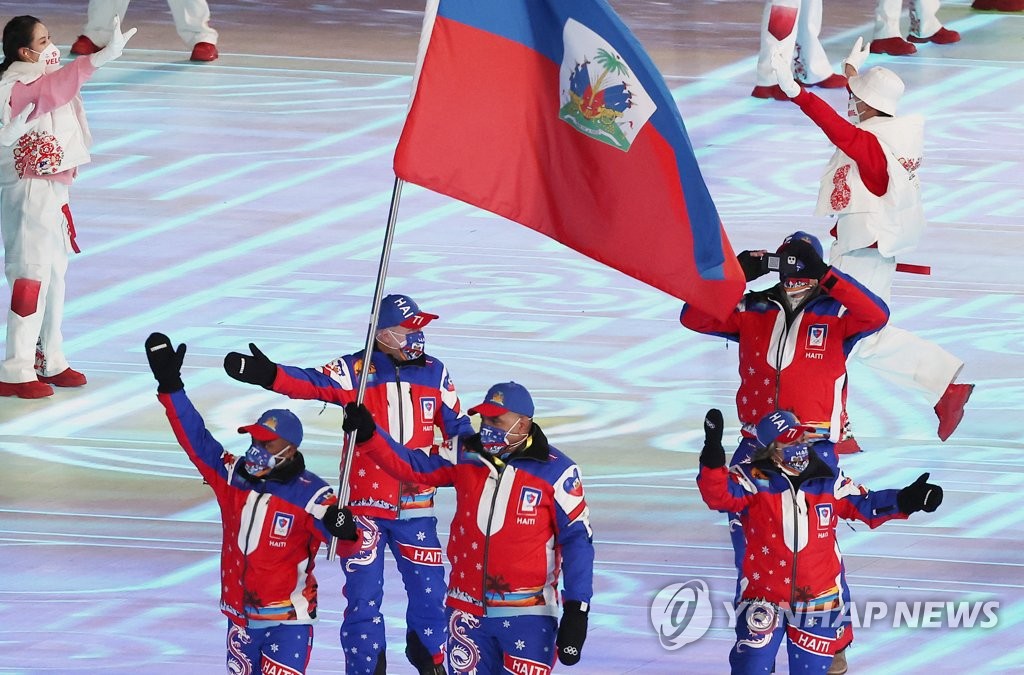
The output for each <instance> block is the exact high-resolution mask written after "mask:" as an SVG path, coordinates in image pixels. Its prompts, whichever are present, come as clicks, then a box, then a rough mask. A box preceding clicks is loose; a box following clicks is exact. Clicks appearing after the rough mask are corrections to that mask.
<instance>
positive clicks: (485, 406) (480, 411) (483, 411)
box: [469, 401, 508, 417]
mask: <svg viewBox="0 0 1024 675" xmlns="http://www.w3.org/2000/svg"><path fill="white" fill-rule="evenodd" d="M507 412H508V409H507V408H502V407H501V406H500V405H494V404H493V403H488V402H487V401H484V402H483V403H481V404H480V405H477V406H473V407H472V408H470V409H469V414H470V415H482V416H484V417H500V416H501V415H504V414H505V413H507Z"/></svg>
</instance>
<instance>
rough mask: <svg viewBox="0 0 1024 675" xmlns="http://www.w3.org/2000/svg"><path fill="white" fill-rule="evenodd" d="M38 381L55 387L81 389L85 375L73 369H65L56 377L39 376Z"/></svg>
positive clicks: (84, 381)
mask: <svg viewBox="0 0 1024 675" xmlns="http://www.w3.org/2000/svg"><path fill="white" fill-rule="evenodd" d="M39 381H40V382H45V383H46V384H52V385H53V386H55V387H81V386H82V385H83V384H85V383H86V379H85V375H82V374H81V373H80V372H78V371H77V370H74V369H73V368H65V369H64V370H63V371H61V372H59V373H57V374H56V375H50V376H49V377H46V376H45V375H40V376H39Z"/></svg>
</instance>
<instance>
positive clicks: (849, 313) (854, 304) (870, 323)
mask: <svg viewBox="0 0 1024 675" xmlns="http://www.w3.org/2000/svg"><path fill="white" fill-rule="evenodd" d="M821 285H822V286H823V287H824V289H825V290H826V291H827V292H828V294H829V295H831V296H832V297H833V298H835V299H836V300H838V301H839V302H841V303H842V304H843V306H844V307H845V308H846V312H845V313H844V314H843V315H842V317H841V318H840V321H841V323H842V326H843V340H844V341H849V340H850V339H851V338H853V341H852V342H851V343H850V344H849V345H848V346H849V347H850V348H852V347H853V343H854V342H856V340H859V339H861V338H864V337H867V336H868V335H871V334H872V333H876V332H878V331H879V330H881V329H882V327H884V326H885V324H886V323H888V321H889V306H888V305H887V304H885V301H884V300H882V299H881V298H880V297H878V296H877V295H875V294H874V293H872V292H871V291H869V290H868V289H867V288H866V287H864V286H862V285H861V284H860V282H858V281H857V280H856V279H854V278H853V277H851V276H848V275H846V274H845V273H843V272H841V271H840V270H837V269H836V268H834V267H832V268H829V271H828V273H827V274H825V276H824V277H822V279H821ZM847 354H849V350H847Z"/></svg>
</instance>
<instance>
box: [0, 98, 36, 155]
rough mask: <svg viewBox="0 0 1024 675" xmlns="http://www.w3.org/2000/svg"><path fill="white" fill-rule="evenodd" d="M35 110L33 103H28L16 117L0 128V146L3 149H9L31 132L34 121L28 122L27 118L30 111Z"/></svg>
mask: <svg viewBox="0 0 1024 675" xmlns="http://www.w3.org/2000/svg"><path fill="white" fill-rule="evenodd" d="M35 109H36V104H35V103H29V104H27V105H26V106H25V108H24V109H23V110H22V111H21V112H20V113H18V114H17V115H16V116H14V117H12V118H11V121H10V122H8V123H7V124H5V125H4V126H3V127H0V145H2V146H4V147H10V146H12V145H14V144H15V143H16V142H17V141H18V139H19V138H21V137H22V136H24V135H25V134H27V133H28V132H30V131H32V127H34V126H35V125H36V121H35V120H32V121H31V122H29V121H28V116H29V115H31V114H32V111H33V110H35Z"/></svg>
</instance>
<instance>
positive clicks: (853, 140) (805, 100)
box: [793, 90, 889, 197]
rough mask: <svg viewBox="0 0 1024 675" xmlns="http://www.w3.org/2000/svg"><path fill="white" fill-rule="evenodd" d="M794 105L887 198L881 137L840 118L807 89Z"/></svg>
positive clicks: (869, 186) (868, 184)
mask: <svg viewBox="0 0 1024 675" xmlns="http://www.w3.org/2000/svg"><path fill="white" fill-rule="evenodd" d="M793 102H794V103H796V104H797V105H798V106H800V109H801V110H803V111H804V114H805V115H807V116H808V117H809V118H811V121H812V122H814V123H815V124H817V125H818V126H819V127H820V128H821V130H822V131H824V132H825V135H826V136H828V140H830V141H832V142H833V143H834V144H835V146H836V147H837V148H839V149H840V150H842V151H843V152H845V153H846V154H847V155H849V156H850V158H851V159H852V160H853V161H855V162H856V163H857V169H858V170H859V171H860V177H861V180H863V181H864V187H866V188H867V189H868V190H870V191H871V193H872V194H874V195H877V196H879V197H881V196H882V195H884V194H885V193H886V190H888V189H889V168H888V165H887V163H886V160H885V151H884V150H882V144H881V143H879V142H878V138H876V137H875V135H874V134H872V133H871V132H868V131H864V130H863V129H860V128H858V127H857V126H856V125H854V124H851V123H850V121H849V120H846V119H844V118H842V117H840V116H839V114H838V113H837V112H836V111H835V110H833V109H832V107H831V106H830V105H829V104H827V103H825V102H824V101H822V100H821V99H820V98H818V97H817V96H815V95H814V94H812V93H811V92H809V91H807V90H801V91H800V93H799V94H798V95H797V97H796V98H794V99H793Z"/></svg>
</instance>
